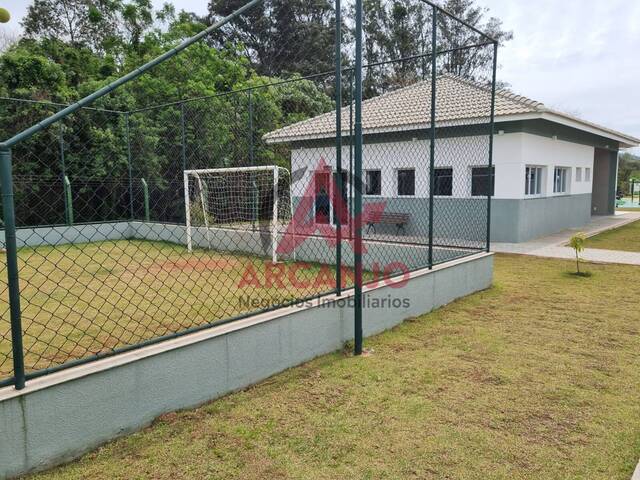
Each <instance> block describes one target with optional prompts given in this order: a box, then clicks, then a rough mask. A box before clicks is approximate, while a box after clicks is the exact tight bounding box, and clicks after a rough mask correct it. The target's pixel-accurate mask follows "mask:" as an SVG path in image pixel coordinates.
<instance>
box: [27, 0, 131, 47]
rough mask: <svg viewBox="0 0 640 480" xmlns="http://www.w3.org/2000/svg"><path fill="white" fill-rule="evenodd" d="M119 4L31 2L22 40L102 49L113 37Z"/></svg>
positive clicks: (116, 0)
mask: <svg viewBox="0 0 640 480" xmlns="http://www.w3.org/2000/svg"><path fill="white" fill-rule="evenodd" d="M120 6H121V4H120V0H34V2H33V4H32V5H30V6H29V8H28V10H27V15H26V16H25V18H24V20H23V21H22V26H23V28H24V33H25V36H27V37H31V38H49V39H55V40H61V41H64V42H68V43H70V44H72V45H82V46H87V47H91V48H92V49H94V50H96V51H97V50H101V49H103V48H104V42H105V41H108V40H109V39H110V38H113V37H114V36H116V31H117V14H118V10H119V8H120Z"/></svg>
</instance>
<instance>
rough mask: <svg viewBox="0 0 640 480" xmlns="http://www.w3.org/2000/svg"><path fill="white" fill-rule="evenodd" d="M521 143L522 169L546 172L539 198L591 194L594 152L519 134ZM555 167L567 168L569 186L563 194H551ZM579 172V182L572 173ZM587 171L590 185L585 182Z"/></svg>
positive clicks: (561, 142) (590, 148)
mask: <svg viewBox="0 0 640 480" xmlns="http://www.w3.org/2000/svg"><path fill="white" fill-rule="evenodd" d="M520 135H522V142H523V148H522V152H523V163H524V165H538V166H542V167H544V169H545V170H546V175H545V177H544V178H545V183H544V184H543V188H542V193H543V196H547V197H551V196H557V195H581V194H585V193H591V192H592V186H593V164H594V158H595V148H594V147H588V146H586V145H579V144H577V143H570V142H565V141H562V140H554V139H552V138H547V137H539V136H537V135H530V134H520ZM555 167H565V168H569V169H570V170H569V178H570V181H569V185H568V192H567V193H566V194H554V193H553V174H554V169H555ZM577 168H581V169H582V181H581V182H577V181H576V169H577ZM587 168H589V169H591V181H585V169H587ZM524 175H525V174H524V173H523V174H522V177H521V178H522V182H520V183H521V184H522V194H523V196H524V183H525V182H524Z"/></svg>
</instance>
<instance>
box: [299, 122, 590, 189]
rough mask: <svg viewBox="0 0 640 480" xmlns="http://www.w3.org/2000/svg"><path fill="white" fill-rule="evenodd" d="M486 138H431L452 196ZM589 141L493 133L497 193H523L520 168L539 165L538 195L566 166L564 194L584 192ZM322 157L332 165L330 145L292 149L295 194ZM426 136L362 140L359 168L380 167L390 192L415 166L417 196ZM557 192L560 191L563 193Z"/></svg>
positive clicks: (484, 149)
mask: <svg viewBox="0 0 640 480" xmlns="http://www.w3.org/2000/svg"><path fill="white" fill-rule="evenodd" d="M488 144H489V142H488V138H486V137H458V138H445V139H439V140H438V141H437V142H436V167H451V168H453V196H454V197H458V198H470V197H471V167H472V166H482V165H486V163H487V161H488ZM594 154H595V151H594V147H588V146H584V145H578V144H575V143H570V142H565V141H562V140H554V139H552V138H546V137H540V136H537V135H531V134H528V133H509V134H504V135H496V136H495V139H494V164H495V167H496V190H495V198H496V199H523V198H527V197H526V196H525V175H526V173H525V169H526V167H527V166H540V167H543V178H544V184H543V194H542V196H556V195H558V194H554V193H553V174H554V168H555V167H556V166H557V167H566V168H570V173H569V188H568V192H567V194H570V195H578V194H588V193H591V191H592V180H593V164H594ZM321 161H324V162H325V163H326V164H328V165H330V166H331V168H332V169H335V166H336V151H335V148H333V147H323V148H302V149H297V150H294V151H293V152H292V170H293V171H296V170H298V169H301V168H303V167H304V168H306V171H305V173H304V175H303V176H302V177H301V180H300V181H298V182H297V183H296V184H295V185H294V186H293V191H294V195H295V196H299V195H301V194H302V193H304V191H305V190H306V189H307V188H308V187H309V185H312V183H311V180H312V174H313V172H314V171H315V170H316V169H317V168H318V166H319V165H320V162H321ZM428 164H429V141H426V140H415V141H404V142H390V143H375V144H365V145H364V148H363V169H364V170H368V169H375V170H381V171H382V197H386V198H394V197H396V196H397V195H396V193H397V185H396V183H397V174H396V171H397V170H398V169H402V168H415V170H416V195H415V196H416V197H418V198H425V197H428V196H429V178H428V168H427V166H428ZM342 165H343V168H344V169H346V170H348V169H349V147H344V148H343V154H342ZM576 168H581V169H582V181H581V182H577V181H576ZM587 168H589V169H591V181H586V180H585V169H587ZM567 194H560V195H567Z"/></svg>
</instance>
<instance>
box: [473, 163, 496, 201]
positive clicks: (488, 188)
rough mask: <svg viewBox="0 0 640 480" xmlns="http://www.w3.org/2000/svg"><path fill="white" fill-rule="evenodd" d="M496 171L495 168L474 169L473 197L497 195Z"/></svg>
mask: <svg viewBox="0 0 640 480" xmlns="http://www.w3.org/2000/svg"><path fill="white" fill-rule="evenodd" d="M495 187H496V169H495V167H491V169H489V167H474V168H472V169H471V196H472V197H488V196H489V195H491V196H492V197H493V196H494V195H495Z"/></svg>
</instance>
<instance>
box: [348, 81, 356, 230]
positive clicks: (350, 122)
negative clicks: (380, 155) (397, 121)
mask: <svg viewBox="0 0 640 480" xmlns="http://www.w3.org/2000/svg"><path fill="white" fill-rule="evenodd" d="M354 76H355V72H354V71H353V70H351V78H350V90H349V239H351V240H353V233H354V232H353V155H354V152H353V148H354V145H353V143H354V142H353V138H354V131H353V100H354V89H355V85H354Z"/></svg>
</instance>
